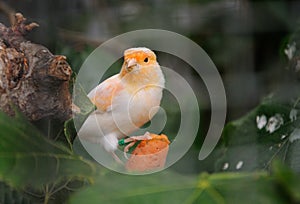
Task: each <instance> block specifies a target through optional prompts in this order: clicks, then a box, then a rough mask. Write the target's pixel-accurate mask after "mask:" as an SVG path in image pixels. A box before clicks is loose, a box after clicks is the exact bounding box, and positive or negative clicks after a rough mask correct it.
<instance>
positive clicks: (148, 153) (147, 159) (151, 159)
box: [125, 133, 170, 172]
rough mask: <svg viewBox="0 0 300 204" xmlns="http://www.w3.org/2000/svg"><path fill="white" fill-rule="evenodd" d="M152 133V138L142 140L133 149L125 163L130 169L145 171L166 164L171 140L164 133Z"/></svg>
mask: <svg viewBox="0 0 300 204" xmlns="http://www.w3.org/2000/svg"><path fill="white" fill-rule="evenodd" d="M150 134H151V137H152V139H150V140H143V141H141V142H140V143H139V144H138V145H137V147H136V148H135V149H134V150H133V151H132V153H131V156H130V158H129V160H128V161H127V163H126V165H125V168H126V169H127V170H128V171H135V172H145V171H152V170H157V169H162V168H163V167H164V166H165V162H166V158H167V154H168V151H169V144H170V141H169V139H168V137H167V136H166V135H164V134H161V135H156V134H153V133H150Z"/></svg>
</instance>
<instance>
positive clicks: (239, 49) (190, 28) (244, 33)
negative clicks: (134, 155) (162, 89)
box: [0, 0, 300, 172]
mask: <svg viewBox="0 0 300 204" xmlns="http://www.w3.org/2000/svg"><path fill="white" fill-rule="evenodd" d="M0 2H5V3H6V4H7V5H8V6H9V7H11V8H12V9H13V10H15V11H17V12H21V13H23V15H24V16H25V17H26V18H27V19H28V20H29V21H34V22H37V23H38V24H39V25H40V28H38V29H36V30H35V31H34V32H32V33H30V34H29V39H30V40H32V41H34V42H36V43H40V44H44V45H45V46H46V47H48V48H49V49H50V50H51V51H52V53H55V54H63V55H66V56H67V58H68V61H69V63H70V64H71V66H72V68H73V70H74V71H78V70H79V68H80V66H81V64H82V62H83V61H84V59H85V58H86V57H87V56H88V55H89V53H91V52H92V51H93V49H95V48H96V47H97V46H99V45H100V44H101V43H102V42H104V41H105V40H108V39H110V38H112V37H114V36H116V35H119V34H122V33H124V32H127V31H132V30H136V29H145V28H155V29H165V30H170V31H174V32H177V33H179V34H182V35H184V36H187V37H189V38H190V39H192V40H193V41H195V42H196V43H197V44H199V45H200V46H201V47H202V48H203V49H204V50H205V51H206V52H207V53H208V55H209V56H210V57H211V59H212V60H213V62H214V63H215V65H216V66H217V68H218V70H219V72H220V74H221V76H222V78H223V81H224V85H225V90H226V94H227V100H228V101H227V102H228V114H227V121H232V120H234V119H237V118H239V117H241V116H242V115H244V114H245V113H247V112H248V111H249V110H250V109H252V108H253V107H255V106H257V104H258V103H259V101H260V100H261V99H262V98H263V97H265V96H266V95H268V94H269V93H271V92H272V91H273V90H275V89H276V87H277V86H279V85H280V84H282V83H278V82H279V81H280V82H282V81H284V80H286V81H287V82H288V77H289V76H288V74H287V75H285V74H283V73H284V72H285V68H286V65H287V61H288V59H287V57H286V55H285V54H284V49H285V48H286V45H287V42H288V40H289V37H290V36H291V33H293V32H294V31H295V30H297V27H298V26H299V23H300V21H299V11H300V1H283V0H282V1H281V0H279V1H250V0H212V1H208V0H203V1H196V0H174V1H171V0H165V1H163V0H153V1H150V0H142V1H137V0H136V1H135V0H132V1H121V0H106V1H100V0H99V1H98V0H65V1H60V0H51V1H40V0H22V1H19V0H10V1H0ZM0 9H1V8H0ZM0 22H3V23H5V24H6V25H8V24H9V19H8V17H7V15H5V14H4V13H3V12H1V13H0ZM159 56H160V57H161V58H159V60H160V61H162V62H164V63H165V64H166V65H168V66H169V67H172V68H174V69H175V70H176V71H178V72H180V74H181V75H183V76H184V77H185V78H186V79H188V81H189V82H190V84H191V85H192V87H193V88H194V90H195V92H196V94H197V97H198V99H199V103H200V108H201V125H200V131H199V138H198V141H200V142H198V143H197V142H196V144H195V148H194V150H193V149H191V153H190V154H188V155H186V156H185V158H183V159H182V160H181V162H179V163H178V164H176V165H178V168H180V169H181V171H186V172H189V171H196V172H199V171H198V170H197V169H199V168H200V169H201V167H198V163H197V154H198V150H199V146H200V145H199V144H201V141H202V140H203V137H202V136H203V135H205V132H206V130H207V124H209V113H210V102H209V98H208V94H207V90H206V88H205V86H203V83H202V81H201V78H200V77H199V76H197V75H196V73H195V72H193V70H192V69H190V68H187V69H182V66H184V65H183V62H180V60H177V61H172V60H170V59H169V58H168V56H167V55H163V54H161V55H159ZM164 63H161V64H163V65H165V64H164ZM166 65H165V66H166ZM190 155H193V156H192V157H191V156H190ZM186 162H190V165H191V163H194V164H195V168H192V169H193V170H187V169H184V168H182V166H184V164H185V163H186ZM176 165H175V168H176Z"/></svg>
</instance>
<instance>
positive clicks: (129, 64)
mask: <svg viewBox="0 0 300 204" xmlns="http://www.w3.org/2000/svg"><path fill="white" fill-rule="evenodd" d="M136 66H137V62H136V59H134V58H133V59H129V60H127V66H126V69H127V71H128V72H131V71H132V70H133V68H134V67H136Z"/></svg>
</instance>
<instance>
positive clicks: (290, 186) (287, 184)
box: [273, 161, 300, 203]
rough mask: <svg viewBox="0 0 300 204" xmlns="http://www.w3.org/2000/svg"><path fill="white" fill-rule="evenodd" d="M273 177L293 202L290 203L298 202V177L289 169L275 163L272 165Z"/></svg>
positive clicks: (299, 187) (299, 188) (299, 193)
mask: <svg viewBox="0 0 300 204" xmlns="http://www.w3.org/2000/svg"><path fill="white" fill-rule="evenodd" d="M273 172H274V177H275V178H276V180H277V182H278V183H279V184H280V185H281V186H282V189H283V190H284V191H285V192H286V193H287V195H288V196H289V197H290V198H291V200H292V201H293V202H292V203H296V202H297V203H299V202H300V183H299V180H300V176H299V175H296V174H294V173H293V171H291V169H289V168H287V167H286V166H284V165H283V164H282V163H280V162H278V161H276V162H274V164H273Z"/></svg>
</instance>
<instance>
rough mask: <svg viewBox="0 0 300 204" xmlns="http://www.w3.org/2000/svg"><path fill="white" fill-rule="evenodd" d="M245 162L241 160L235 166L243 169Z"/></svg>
mask: <svg viewBox="0 0 300 204" xmlns="http://www.w3.org/2000/svg"><path fill="white" fill-rule="evenodd" d="M243 164H244V162H243V161H239V162H238V163H237V164H236V166H235V168H236V169H237V170H238V169H241V168H242V166H243Z"/></svg>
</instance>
